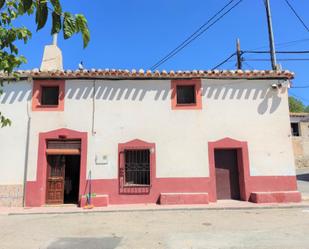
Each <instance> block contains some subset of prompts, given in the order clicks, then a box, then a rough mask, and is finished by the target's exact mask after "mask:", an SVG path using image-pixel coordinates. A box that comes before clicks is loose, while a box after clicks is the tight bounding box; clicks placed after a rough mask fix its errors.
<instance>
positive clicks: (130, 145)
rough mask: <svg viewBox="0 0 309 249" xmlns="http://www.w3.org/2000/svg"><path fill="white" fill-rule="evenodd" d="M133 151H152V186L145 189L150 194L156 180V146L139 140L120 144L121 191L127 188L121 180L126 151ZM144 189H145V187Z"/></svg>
mask: <svg viewBox="0 0 309 249" xmlns="http://www.w3.org/2000/svg"><path fill="white" fill-rule="evenodd" d="M132 149H136V150H138V149H149V150H150V186H149V187H148V186H147V187H145V188H147V191H146V192H145V194H149V191H150V189H151V187H152V185H153V183H154V182H155V179H156V145H155V144H154V143H148V142H145V141H142V140H139V139H134V140H132V141H129V142H127V143H120V144H118V180H119V191H120V190H121V188H126V187H125V186H121V179H120V177H121V176H120V174H119V172H120V167H121V166H122V165H124V154H123V152H124V151H125V150H132ZM143 188H144V187H143Z"/></svg>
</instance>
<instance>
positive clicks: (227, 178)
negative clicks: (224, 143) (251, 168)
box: [215, 149, 240, 200]
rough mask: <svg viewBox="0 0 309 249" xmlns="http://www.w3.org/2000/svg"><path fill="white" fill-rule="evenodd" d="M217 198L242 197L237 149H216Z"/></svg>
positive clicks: (237, 198)
mask: <svg viewBox="0 0 309 249" xmlns="http://www.w3.org/2000/svg"><path fill="white" fill-rule="evenodd" d="M215 167H216V188H217V199H218V200H222V199H236V200H239V199H240V191H239V176H238V163H237V150H233V149H218V150H215Z"/></svg>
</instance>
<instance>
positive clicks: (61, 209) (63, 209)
mask: <svg viewBox="0 0 309 249" xmlns="http://www.w3.org/2000/svg"><path fill="white" fill-rule="evenodd" d="M288 208H309V201H302V202H301V203H267V204H255V203H251V202H245V201H236V200H221V201H218V202H216V203H210V204H208V205H164V206H162V205H156V204H134V205H110V206H108V207H94V208H93V209H83V208H80V207H77V206H75V205H61V206H47V207H35V208H22V207H11V208H7V207H0V215H27V214H76V213H97V212H143V211H177V210H178V211H181V210H249V209H288Z"/></svg>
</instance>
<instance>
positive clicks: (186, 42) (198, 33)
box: [150, 0, 243, 70]
mask: <svg viewBox="0 0 309 249" xmlns="http://www.w3.org/2000/svg"><path fill="white" fill-rule="evenodd" d="M234 1H235V0H232V1H230V2H229V3H228V4H226V5H225V6H224V7H223V8H222V9H221V10H219V11H218V12H217V13H216V14H215V15H214V16H212V17H211V18H210V19H209V20H208V21H207V22H206V23H204V24H203V25H202V26H201V27H200V28H198V29H197V30H196V31H195V32H194V33H193V34H192V35H190V36H189V37H188V38H187V39H186V40H184V41H183V42H182V43H181V44H180V45H178V46H177V47H176V48H175V49H173V50H172V51H170V52H169V53H168V54H167V55H166V56H164V57H163V58H162V59H160V60H159V61H158V62H157V63H155V64H154V65H153V66H151V67H150V68H151V70H154V69H156V68H157V67H159V66H160V65H162V64H163V63H165V62H166V61H167V60H169V59H170V58H172V57H173V56H175V55H176V54H177V53H179V52H180V51H181V50H183V49H184V48H185V47H186V46H188V45H189V44H190V43H191V42H193V41H194V40H195V39H197V38H198V37H199V36H201V35H202V34H203V33H204V32H206V31H207V30H208V29H209V28H211V27H212V26H213V25H214V24H216V23H217V22H218V21H219V20H221V19H222V18H223V17H224V16H225V15H227V14H228V13H229V12H230V11H232V10H233V9H234V8H235V7H236V6H237V5H239V4H240V3H241V2H242V1H243V0H239V1H238V2H237V3H236V4H234V5H233V6H232V7H231V8H229V9H228V10H227V11H225V12H224V13H223V14H221V15H220V13H221V12H223V11H224V10H225V9H226V8H227V7H228V6H229V5H230V4H231V3H232V2H234ZM218 15H220V16H219V17H218V18H217V19H216V20H214V19H215V18H216V17H217V16H218ZM212 20H214V21H213V22H212ZM210 22H212V23H210ZM209 23H210V24H209ZM208 24H209V25H208ZM207 25H208V26H207ZM205 26H207V27H206V28H204V27H205Z"/></svg>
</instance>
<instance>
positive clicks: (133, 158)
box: [124, 150, 150, 186]
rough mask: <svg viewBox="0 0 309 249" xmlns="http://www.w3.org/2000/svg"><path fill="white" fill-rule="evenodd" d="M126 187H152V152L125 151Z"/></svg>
mask: <svg viewBox="0 0 309 249" xmlns="http://www.w3.org/2000/svg"><path fill="white" fill-rule="evenodd" d="M124 162H125V177H124V180H125V182H124V186H149V185H150V151H149V150H125V151H124Z"/></svg>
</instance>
